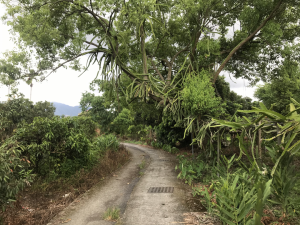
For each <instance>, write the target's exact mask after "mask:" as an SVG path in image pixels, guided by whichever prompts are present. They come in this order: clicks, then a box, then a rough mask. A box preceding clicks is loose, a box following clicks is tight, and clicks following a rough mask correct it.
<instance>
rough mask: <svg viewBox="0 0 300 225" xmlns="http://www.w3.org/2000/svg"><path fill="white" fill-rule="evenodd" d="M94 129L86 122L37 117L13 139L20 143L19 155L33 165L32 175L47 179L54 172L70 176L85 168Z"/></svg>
mask: <svg viewBox="0 0 300 225" xmlns="http://www.w3.org/2000/svg"><path fill="white" fill-rule="evenodd" d="M95 128H96V126H95V124H94V122H93V121H92V120H91V119H89V118H83V117H80V118H77V117H73V118H70V117H67V118H62V119H61V118H57V117H55V118H53V119H48V118H41V117H36V118H35V119H34V121H33V123H31V124H24V125H23V126H22V127H21V128H19V129H18V130H17V131H16V134H15V137H14V138H16V140H17V141H18V142H19V143H20V145H21V149H22V154H23V155H24V156H27V158H28V159H29V160H30V161H31V162H32V166H31V168H32V169H33V171H34V172H35V173H37V174H39V175H43V176H46V175H47V174H49V173H50V171H54V172H55V173H57V174H60V175H63V174H65V175H69V174H72V173H74V172H75V171H76V170H77V169H79V168H82V167H83V166H85V165H88V162H89V154H90V149H91V141H92V138H93V136H95ZM71 164H73V165H72V166H70V165H71ZM67 165H69V166H67ZM62 168H64V169H63V171H64V172H63V173H62Z"/></svg>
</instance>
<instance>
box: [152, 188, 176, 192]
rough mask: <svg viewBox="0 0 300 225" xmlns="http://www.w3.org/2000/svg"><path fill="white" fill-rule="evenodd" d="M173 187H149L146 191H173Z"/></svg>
mask: <svg viewBox="0 0 300 225" xmlns="http://www.w3.org/2000/svg"><path fill="white" fill-rule="evenodd" d="M173 191H174V187H150V188H149V190H148V193H173Z"/></svg>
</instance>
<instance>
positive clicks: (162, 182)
mask: <svg viewBox="0 0 300 225" xmlns="http://www.w3.org/2000/svg"><path fill="white" fill-rule="evenodd" d="M125 145H126V148H127V149H128V151H129V152H130V153H131V154H132V159H131V161H130V162H129V163H128V164H127V165H126V166H125V167H124V168H123V169H122V170H121V171H118V172H116V173H115V175H114V176H113V177H112V178H111V179H109V180H107V181H106V182H105V184H103V183H102V184H99V185H96V186H95V187H93V188H92V189H91V190H90V191H89V192H87V194H85V195H83V196H82V197H81V198H80V199H78V200H75V201H74V202H73V203H72V204H71V205H70V206H69V207H68V208H67V209H66V210H64V211H63V212H61V213H60V214H59V215H58V216H57V217H56V218H55V219H54V220H53V221H51V223H49V225H50V224H52V225H54V224H58V221H61V219H62V218H63V220H64V221H65V222H66V223H67V224H70V225H96V224H97V225H98V224H104V225H105V224H113V222H109V221H105V220H103V214H104V212H105V211H106V210H107V208H109V207H118V208H120V216H121V224H124V225H150V224H151V225H163V224H176V223H178V224H180V222H183V221H184V220H183V217H182V215H183V213H184V212H188V211H189V210H188V209H187V207H186V205H185V188H184V187H183V185H182V183H181V182H180V181H178V180H177V178H176V173H175V171H174V167H175V157H174V156H172V155H170V154H168V153H166V152H164V151H162V150H156V149H150V148H146V147H141V146H138V145H133V144H125ZM141 168H142V169H141ZM150 187H173V188H174V191H173V193H148V190H149V188H150Z"/></svg>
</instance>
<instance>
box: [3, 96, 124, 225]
mask: <svg viewBox="0 0 300 225" xmlns="http://www.w3.org/2000/svg"><path fill="white" fill-rule="evenodd" d="M15 97H16V98H12V99H11V100H9V101H8V102H6V103H1V104H0V107H1V119H0V122H1V123H2V127H3V128H2V130H1V140H2V142H1V146H0V161H1V163H0V171H1V172H0V178H1V179H0V206H1V209H2V210H1V211H2V212H1V213H0V217H1V221H2V223H4V224H45V223H47V222H48V221H49V220H50V219H51V218H53V217H54V216H55V215H56V214H57V213H58V212H60V211H61V210H62V209H63V208H64V207H66V206H67V205H68V204H69V203H71V202H72V201H73V200H74V199H75V198H76V197H77V196H79V195H80V194H82V193H84V192H85V191H87V190H89V189H90V188H91V187H92V186H93V185H94V184H96V183H97V182H99V181H101V180H103V179H105V177H107V176H109V175H111V174H112V172H113V171H114V170H116V169H118V168H119V167H121V166H122V165H123V164H124V163H125V162H126V161H127V160H128V159H129V155H128V153H127V151H126V150H125V148H124V147H122V146H120V144H119V142H118V140H117V139H116V137H115V136H114V135H112V134H110V135H102V136H100V137H97V133H96V130H97V127H98V125H97V124H96V123H95V122H94V121H93V120H92V119H91V118H90V117H87V116H80V117H72V118H71V117H64V118H62V117H59V116H54V110H55V108H54V107H53V106H52V104H50V103H48V102H44V103H36V104H33V103H32V102H30V101H29V100H27V99H24V98H23V97H22V96H15ZM49 207H50V208H52V210H49Z"/></svg>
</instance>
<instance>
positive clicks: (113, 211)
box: [103, 207, 120, 221]
mask: <svg viewBox="0 0 300 225" xmlns="http://www.w3.org/2000/svg"><path fill="white" fill-rule="evenodd" d="M103 218H104V219H105V220H110V221H116V220H118V219H119V218H120V209H118V208H115V207H112V208H108V209H107V210H106V212H105V213H104V215H103Z"/></svg>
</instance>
